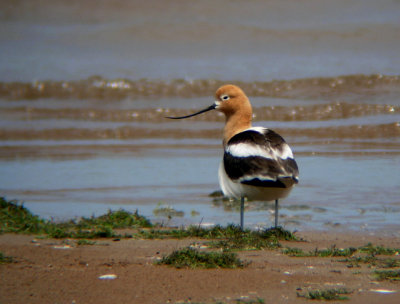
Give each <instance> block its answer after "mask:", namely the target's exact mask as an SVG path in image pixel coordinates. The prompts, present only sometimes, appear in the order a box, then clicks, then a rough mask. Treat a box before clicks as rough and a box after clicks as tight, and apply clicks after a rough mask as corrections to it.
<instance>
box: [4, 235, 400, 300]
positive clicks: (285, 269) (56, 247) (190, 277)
mask: <svg viewBox="0 0 400 304" xmlns="http://www.w3.org/2000/svg"><path fill="white" fill-rule="evenodd" d="M297 236H300V237H302V238H304V239H305V240H306V241H305V242H282V245H283V246H289V247H298V248H302V249H304V250H314V249H315V248H318V249H323V248H330V247H331V246H332V245H336V246H337V247H338V248H346V247H359V246H362V245H365V244H367V243H369V242H371V243H373V244H374V245H384V246H387V247H395V248H400V240H399V239H393V238H387V237H379V236H370V235H361V234H335V233H333V232H331V233H328V232H304V233H297ZM194 242H204V240H196V239H183V240H176V239H168V240H134V239H121V240H119V241H115V240H111V239H108V240H104V239H102V240H96V244H95V245H80V246H78V245H76V242H75V241H73V240H69V241H67V245H66V241H65V240H64V241H62V240H54V239H39V238H35V236H31V235H14V234H4V235H0V251H1V252H3V254H5V255H7V256H11V257H12V258H13V262H12V263H9V264H2V265H0V273H1V276H0V303H10V304H11V303H190V302H191V303H216V302H218V301H220V302H223V303H237V300H238V299H242V300H244V301H247V303H250V302H251V300H256V299H263V300H264V302H265V303H302V302H304V303H306V302H310V301H311V300H308V299H305V298H301V297H298V295H297V293H304V292H306V291H307V290H310V289H331V288H347V289H350V290H352V291H353V292H352V294H350V295H348V297H349V298H350V299H349V300H348V301H345V303H400V282H399V281H397V282H396V281H377V280H376V279H375V278H374V276H373V275H372V273H373V271H374V269H375V268H374V266H368V265H366V264H361V267H353V268H350V267H348V264H347V263H344V262H340V261H339V260H340V258H332V257H328V258H320V257H302V258H295V257H289V256H287V255H284V254H282V253H281V250H257V251H241V252H238V255H239V257H240V258H241V259H243V260H246V261H249V262H251V263H250V264H249V266H247V267H245V268H243V269H234V270H232V269H229V270H228V269H175V268H172V267H168V266H158V265H154V262H155V261H156V260H157V258H159V257H162V256H165V255H167V254H169V253H171V252H172V251H173V250H176V249H179V248H182V247H185V246H188V245H190V244H192V243H194ZM395 258H397V256H396V257H395ZM107 274H114V275H116V276H117V277H116V279H108V280H102V279H99V277H100V276H102V275H107ZM377 290H391V291H395V292H393V293H389V294H387V293H380V292H377ZM311 302H314V301H311ZM245 303H246V302H245Z"/></svg>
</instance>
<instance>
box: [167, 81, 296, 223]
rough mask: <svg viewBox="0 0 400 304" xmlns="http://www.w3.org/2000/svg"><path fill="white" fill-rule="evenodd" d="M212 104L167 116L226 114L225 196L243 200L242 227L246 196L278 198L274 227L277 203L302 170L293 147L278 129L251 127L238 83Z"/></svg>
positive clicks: (246, 102)
mask: <svg viewBox="0 0 400 304" xmlns="http://www.w3.org/2000/svg"><path fill="white" fill-rule="evenodd" d="M215 97H216V101H215V103H214V104H213V105H211V106H209V107H208V108H206V109H204V110H201V111H199V112H196V113H193V114H190V115H187V116H181V117H167V118H171V119H182V118H188V117H192V116H195V115H198V114H201V113H204V112H207V111H210V110H214V109H215V110H217V111H220V112H222V113H224V114H225V118H226V122H225V127H224V139H223V146H224V157H223V161H222V162H221V165H220V167H219V171H218V177H219V184H220V186H221V189H222V192H223V193H224V195H225V196H227V197H230V198H235V199H240V201H241V204H240V226H241V228H242V229H243V212H244V202H245V199H246V198H247V199H249V200H263V201H272V200H275V228H276V227H278V203H279V199H280V198H284V197H286V196H288V194H289V192H290V191H291V190H292V188H293V186H294V185H295V184H297V183H298V176H299V170H298V168H297V163H296V161H295V160H294V157H293V153H292V150H291V149H290V147H289V145H288V144H287V143H286V142H285V140H284V139H283V138H282V137H281V136H280V135H279V134H278V133H276V132H274V131H272V130H270V129H267V128H264V127H252V126H251V120H252V116H253V112H252V108H251V104H250V101H249V99H248V98H247V96H246V94H245V93H244V92H243V91H242V90H241V89H240V88H239V87H237V86H234V85H229V84H228V85H224V86H222V87H220V88H219V89H218V90H217V92H216V93H215Z"/></svg>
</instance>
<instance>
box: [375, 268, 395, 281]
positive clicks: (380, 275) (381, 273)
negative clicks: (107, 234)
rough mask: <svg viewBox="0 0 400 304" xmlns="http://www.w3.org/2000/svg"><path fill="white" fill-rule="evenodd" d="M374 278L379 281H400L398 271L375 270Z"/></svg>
mask: <svg viewBox="0 0 400 304" xmlns="http://www.w3.org/2000/svg"><path fill="white" fill-rule="evenodd" d="M374 275H375V277H376V278H377V279H378V280H380V281H383V280H390V281H400V269H398V270H375V271H374Z"/></svg>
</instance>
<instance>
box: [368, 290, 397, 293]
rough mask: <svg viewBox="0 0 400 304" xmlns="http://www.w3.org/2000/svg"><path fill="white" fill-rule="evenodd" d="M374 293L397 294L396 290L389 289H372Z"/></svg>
mask: <svg viewBox="0 0 400 304" xmlns="http://www.w3.org/2000/svg"><path fill="white" fill-rule="evenodd" d="M370 291H372V292H377V293H395V292H397V291H396V290H389V289H370Z"/></svg>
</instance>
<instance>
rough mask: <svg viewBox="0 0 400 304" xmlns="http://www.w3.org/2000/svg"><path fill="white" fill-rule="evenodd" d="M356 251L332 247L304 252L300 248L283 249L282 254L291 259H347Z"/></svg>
mask: <svg viewBox="0 0 400 304" xmlns="http://www.w3.org/2000/svg"><path fill="white" fill-rule="evenodd" d="M356 251H357V249H356V248H353V247H349V248H344V249H339V248H336V246H332V247H331V248H328V249H322V250H319V249H318V248H316V249H315V250H313V251H309V252H304V251H303V250H302V249H300V248H290V247H287V248H284V249H283V250H282V253H283V254H286V255H289V256H292V257H322V258H324V257H348V256H351V255H353V254H354V253H355V252H356Z"/></svg>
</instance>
